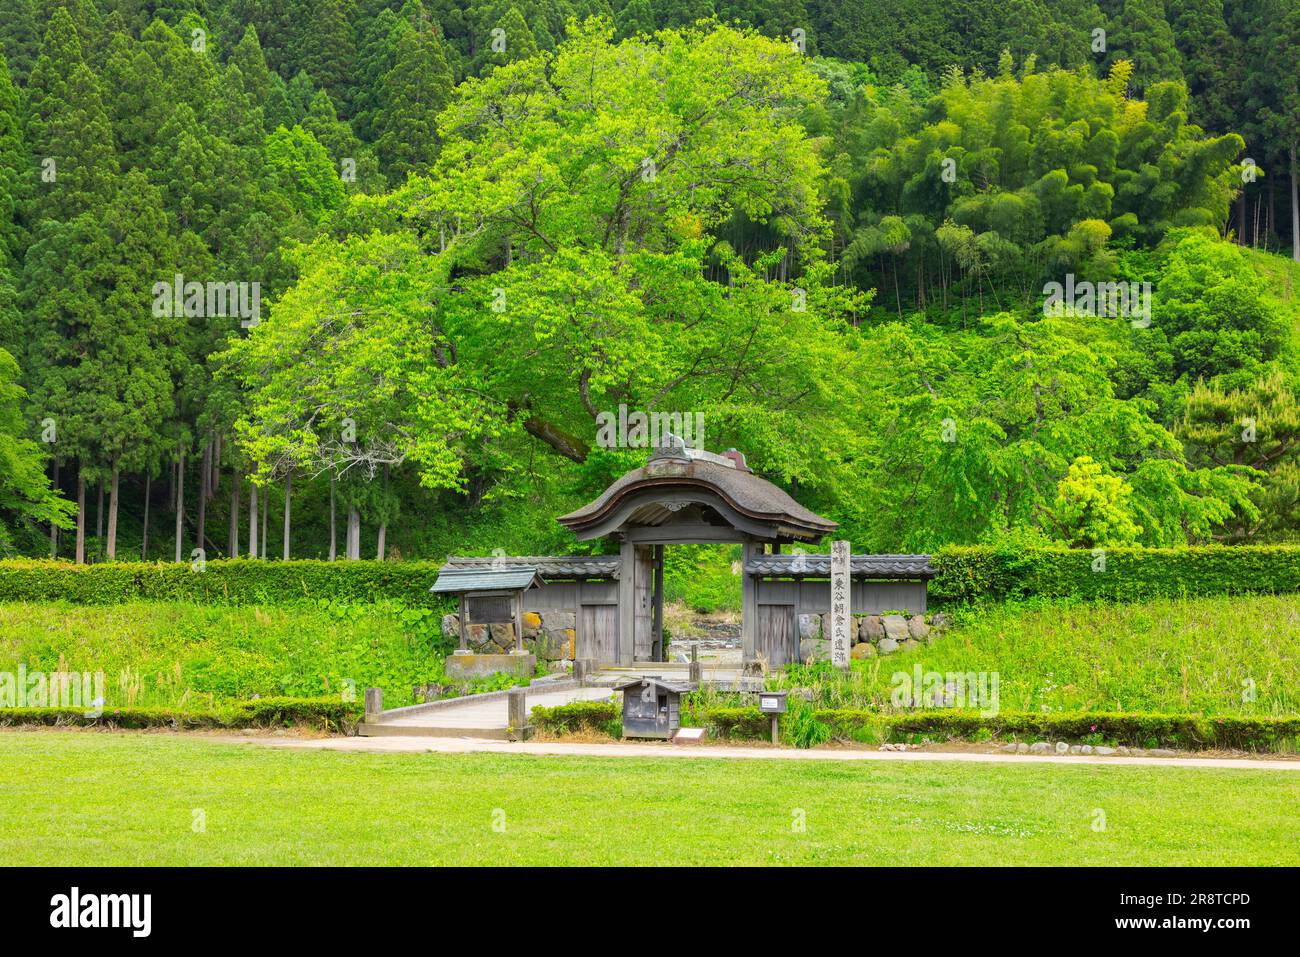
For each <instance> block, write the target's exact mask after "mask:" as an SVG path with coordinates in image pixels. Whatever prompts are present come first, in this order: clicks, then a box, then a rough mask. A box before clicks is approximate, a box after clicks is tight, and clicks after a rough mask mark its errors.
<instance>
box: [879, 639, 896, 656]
mask: <svg viewBox="0 0 1300 957" xmlns="http://www.w3.org/2000/svg"><path fill="white" fill-rule="evenodd" d="M876 648H877V650H879V652H880V653H881V654H882V655H892V654H893V653H894V652H895V651H897V650H898V642H896V641H895V640H894V639H893V638H881V639H880V640H879V641H878V642H876Z"/></svg>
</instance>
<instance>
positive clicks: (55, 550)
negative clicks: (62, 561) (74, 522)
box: [50, 459, 59, 558]
mask: <svg viewBox="0 0 1300 957" xmlns="http://www.w3.org/2000/svg"><path fill="white" fill-rule="evenodd" d="M50 487H51V488H53V489H54V492H55V494H58V492H59V460H58V459H55V460H54V477H53V478H52V479H50ZM50 557H51V558H58V557H59V526H57V525H55V524H54V523H53V522H50Z"/></svg>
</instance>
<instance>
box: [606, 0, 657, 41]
mask: <svg viewBox="0 0 1300 957" xmlns="http://www.w3.org/2000/svg"><path fill="white" fill-rule="evenodd" d="M614 20H615V23H616V24H617V25H618V35H619V37H621V38H626V37H631V36H635V35H637V34H639V33H640V34H649V33H654V30H655V19H654V13H653V12H652V11H651V9H650V0H628V2H627V4H626V5H625V6H624V7H623V9H622V10H620V11H619V12H618V14H617V15H616V16H615V18H614Z"/></svg>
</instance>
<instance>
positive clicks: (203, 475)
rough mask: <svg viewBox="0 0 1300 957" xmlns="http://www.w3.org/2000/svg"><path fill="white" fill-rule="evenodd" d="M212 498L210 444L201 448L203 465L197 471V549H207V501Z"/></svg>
mask: <svg viewBox="0 0 1300 957" xmlns="http://www.w3.org/2000/svg"><path fill="white" fill-rule="evenodd" d="M211 496H212V443H211V442H207V443H205V444H204V446H203V465H202V467H201V468H200V469H199V518H198V539H199V548H207V547H208V545H207V541H206V539H207V528H208V499H209V498H210V497H211Z"/></svg>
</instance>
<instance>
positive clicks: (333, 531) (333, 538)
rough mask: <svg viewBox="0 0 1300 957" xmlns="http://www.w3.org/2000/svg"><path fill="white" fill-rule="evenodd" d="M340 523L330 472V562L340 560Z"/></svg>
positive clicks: (332, 477)
mask: <svg viewBox="0 0 1300 957" xmlns="http://www.w3.org/2000/svg"><path fill="white" fill-rule="evenodd" d="M337 526H338V521H337V518H336V516H335V509H334V473H333V472H330V561H335V560H336V559H337V558H338V528H337Z"/></svg>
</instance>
